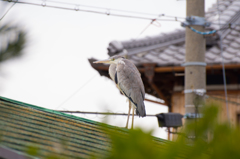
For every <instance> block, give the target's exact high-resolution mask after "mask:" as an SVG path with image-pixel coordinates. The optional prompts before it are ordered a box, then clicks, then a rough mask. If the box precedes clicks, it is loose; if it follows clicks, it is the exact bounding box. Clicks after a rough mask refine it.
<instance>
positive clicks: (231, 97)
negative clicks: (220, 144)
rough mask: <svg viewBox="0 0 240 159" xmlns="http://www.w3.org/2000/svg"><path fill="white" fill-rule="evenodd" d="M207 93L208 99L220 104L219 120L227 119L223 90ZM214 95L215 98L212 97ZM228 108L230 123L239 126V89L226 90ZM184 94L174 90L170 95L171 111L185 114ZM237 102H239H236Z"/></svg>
mask: <svg viewBox="0 0 240 159" xmlns="http://www.w3.org/2000/svg"><path fill="white" fill-rule="evenodd" d="M207 95H209V96H210V98H208V99H207V100H208V101H214V102H216V103H218V104H219V105H220V114H219V121H221V122H224V121H227V111H226V104H225V93H224V91H223V90H217V91H213V90H212V91H208V93H207ZM212 97H215V98H212ZM228 101H229V102H228V110H229V117H230V123H231V125H233V126H236V125H239V126H240V121H238V120H240V105H239V104H240V90H234V91H233V90H232V91H231V90H229V91H228ZM184 102H185V100H184V94H183V93H182V92H175V93H173V95H172V109H171V111H172V112H174V113H180V114H183V115H184V114H185V108H184ZM238 103H239V104H238Z"/></svg>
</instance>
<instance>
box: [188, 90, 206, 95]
mask: <svg viewBox="0 0 240 159" xmlns="http://www.w3.org/2000/svg"><path fill="white" fill-rule="evenodd" d="M187 93H196V94H198V95H203V94H204V93H206V89H185V90H184V94H187Z"/></svg>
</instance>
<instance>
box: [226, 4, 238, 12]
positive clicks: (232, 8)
mask: <svg viewBox="0 0 240 159" xmlns="http://www.w3.org/2000/svg"><path fill="white" fill-rule="evenodd" d="M228 10H232V11H235V12H238V11H239V10H240V6H237V5H231V6H229V7H228Z"/></svg>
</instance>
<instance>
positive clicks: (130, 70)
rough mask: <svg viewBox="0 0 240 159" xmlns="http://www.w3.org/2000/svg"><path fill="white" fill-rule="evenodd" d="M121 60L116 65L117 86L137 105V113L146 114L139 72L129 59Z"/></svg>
mask: <svg viewBox="0 0 240 159" xmlns="http://www.w3.org/2000/svg"><path fill="white" fill-rule="evenodd" d="M123 62H124V63H119V64H118V65H117V80H118V86H119V88H120V89H121V91H122V92H123V93H124V94H125V96H126V97H127V98H129V100H131V101H132V103H133V104H134V105H135V106H136V107H137V109H136V110H137V111H136V112H137V114H138V115H140V116H142V117H143V116H146V110H145V105H144V98H145V91H144V86H143V82H142V79H141V76H140V73H139V71H138V69H137V68H136V66H135V65H134V64H133V63H132V62H131V61H129V60H127V59H124V60H123Z"/></svg>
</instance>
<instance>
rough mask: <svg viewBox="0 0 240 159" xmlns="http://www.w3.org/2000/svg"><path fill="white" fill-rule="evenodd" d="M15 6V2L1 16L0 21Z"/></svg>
mask: <svg viewBox="0 0 240 159" xmlns="http://www.w3.org/2000/svg"><path fill="white" fill-rule="evenodd" d="M15 4H16V2H14V3H13V4H12V5H11V7H9V8H8V10H7V11H6V13H4V14H3V16H2V17H1V18H0V21H2V19H3V18H4V17H5V16H6V15H7V13H8V12H9V11H10V9H12V7H13V6H14V5H15Z"/></svg>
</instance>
